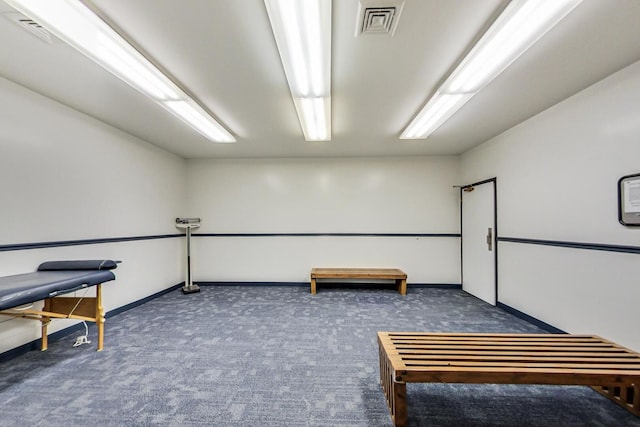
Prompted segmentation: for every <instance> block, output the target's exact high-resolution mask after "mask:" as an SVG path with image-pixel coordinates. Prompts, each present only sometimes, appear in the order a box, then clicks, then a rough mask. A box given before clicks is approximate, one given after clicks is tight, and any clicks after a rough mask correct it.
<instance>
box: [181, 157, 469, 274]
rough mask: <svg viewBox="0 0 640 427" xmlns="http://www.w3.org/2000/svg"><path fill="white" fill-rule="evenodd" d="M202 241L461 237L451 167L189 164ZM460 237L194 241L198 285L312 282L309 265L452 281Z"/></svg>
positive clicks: (381, 162)
mask: <svg viewBox="0 0 640 427" xmlns="http://www.w3.org/2000/svg"><path fill="white" fill-rule="evenodd" d="M188 165H189V166H188V188H189V191H188V193H189V198H188V206H189V212H190V213H189V214H190V215H191V216H196V217H201V218H202V227H201V229H200V230H198V232H199V233H245V234H247V233H249V234H251V233H256V234H257V233H374V234H385V233H414V234H421V233H458V232H459V216H458V209H459V207H458V199H457V194H458V192H457V191H456V190H454V189H453V185H454V184H457V183H458V159H457V158H456V157H422V158H394V159H265V160H191V161H189V164H188ZM459 248H460V247H459V239H458V238H457V237H386V236H375V237H345V236H308V237H301V236H294V237H264V236H257V237H196V238H194V239H193V259H194V278H195V280H200V281H284V282H287V281H292V282H304V281H308V280H309V271H310V269H311V268H312V267H322V266H324V267H330V266H337V267H340V266H344V267H347V266H350V267H399V268H403V269H405V271H406V272H407V274H408V276H409V283H459V282H460V278H459V270H460V263H459V251H460V249H459Z"/></svg>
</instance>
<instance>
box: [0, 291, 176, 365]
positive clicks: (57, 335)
mask: <svg viewBox="0 0 640 427" xmlns="http://www.w3.org/2000/svg"><path fill="white" fill-rule="evenodd" d="M183 284H184V282H182V283H178V284H177V285H173V286H171V287H169V288H167V289H164V290H162V291H160V292H156V293H155V294H153V295H149V296H148V297H145V298H142V299H139V300H137V301H134V302H132V303H129V304H126V305H123V306H122V307H118V308H115V309H113V310H111V311H108V312H107V313H105V316H104V317H105V318H107V319H108V318H110V317H113V316H115V315H117V314H120V313H124V312H125V311H127V310H131V309H132V308H134V307H138V306H140V305H142V304H144V303H146V302H149V301H151V300H152V299H155V298H158V297H159V296H162V295H164V294H166V293H169V292H172V291H174V290H176V289H178V288H180V287H182V285H183ZM78 331H84V325H83V324H82V323H77V324H75V325H71V326H69V327H66V328H64V329H61V330H59V331H56V332H54V333H52V334H49V339H48V341H49V342H50V343H51V342H54V341H58V340H60V339H62V338H64V337H66V336H69V335H71V334H73V333H75V332H78ZM41 341H42V340H41V339H40V338H38V339H36V340H33V341H31V342H28V343H26V344H22V345H21V346H18V347H15V348H12V349H11V350H7V351H5V352H4V353H1V354H0V363H3V362H6V361H8V360H11V359H13V358H16V357H18V356H21V355H23V354H26V353H28V352H30V351H33V350H40V343H41Z"/></svg>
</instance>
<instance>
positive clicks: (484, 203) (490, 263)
mask: <svg viewBox="0 0 640 427" xmlns="http://www.w3.org/2000/svg"><path fill="white" fill-rule="evenodd" d="M495 187H496V186H495V180H490V181H486V182H484V183H481V184H475V185H473V186H466V187H463V189H462V289H463V290H464V291H466V292H468V293H470V294H471V295H474V296H476V297H478V298H480V299H482V300H484V301H486V302H488V303H489V304H492V305H496V300H497V287H496V259H497V258H496V244H495V243H496V224H495V218H496V217H495V200H496V199H495V196H496V195H495V190H496V188H495Z"/></svg>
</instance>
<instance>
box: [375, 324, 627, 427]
mask: <svg viewBox="0 0 640 427" xmlns="http://www.w3.org/2000/svg"><path fill="white" fill-rule="evenodd" d="M378 344H379V348H380V358H381V360H380V363H381V366H385V368H384V372H383V371H382V370H381V372H380V375H381V381H382V383H383V384H387V387H390V388H393V385H394V384H396V383H397V384H406V383H408V382H439V383H476V384H481V383H493V384H555V385H588V386H592V387H594V388H596V389H597V390H598V391H599V392H601V393H603V394H605V395H606V396H607V397H609V398H610V399H612V400H613V401H615V402H616V403H618V404H620V405H621V406H623V407H625V408H627V409H628V410H629V411H630V412H632V413H634V414H636V415H640V398H638V396H637V395H636V394H639V393H640V392H639V391H638V390H640V387H638V384H640V354H639V353H636V352H634V351H632V350H630V349H627V348H625V347H622V346H620V345H617V344H615V343H613V342H611V341H607V340H605V339H602V338H600V337H598V336H595V335H569V334H477V333H476V334H466V333H453V334H448V333H419V332H378ZM634 393H635V394H634ZM404 399H405V397H402V396H397V395H396V394H392V395H388V396H387V403H388V404H389V407H390V408H392V407H393V408H395V407H397V406H402V405H404V407H405V408H406V401H404ZM398 400H403V401H402V402H399V401H398ZM390 410H391V409H390ZM392 419H393V421H394V423H395V424H398V425H404V424H405V423H406V409H404V410H403V411H402V412H394V411H392Z"/></svg>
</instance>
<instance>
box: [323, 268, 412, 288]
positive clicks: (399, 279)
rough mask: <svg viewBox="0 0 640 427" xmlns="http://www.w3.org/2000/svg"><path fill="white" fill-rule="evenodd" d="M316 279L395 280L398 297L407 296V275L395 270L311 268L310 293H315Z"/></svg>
mask: <svg viewBox="0 0 640 427" xmlns="http://www.w3.org/2000/svg"><path fill="white" fill-rule="evenodd" d="M316 279H370V280H374V279H375V280H378V279H388V280H395V282H396V287H397V288H398V292H400V295H406V294H407V273H405V272H404V271H402V270H399V269H397V268H312V269H311V293H312V294H314V295H315V293H316V291H317V287H316Z"/></svg>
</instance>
